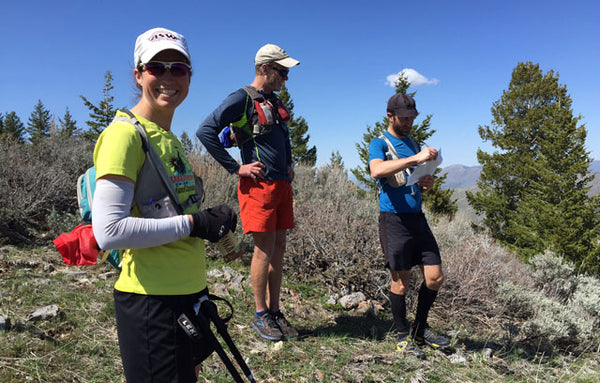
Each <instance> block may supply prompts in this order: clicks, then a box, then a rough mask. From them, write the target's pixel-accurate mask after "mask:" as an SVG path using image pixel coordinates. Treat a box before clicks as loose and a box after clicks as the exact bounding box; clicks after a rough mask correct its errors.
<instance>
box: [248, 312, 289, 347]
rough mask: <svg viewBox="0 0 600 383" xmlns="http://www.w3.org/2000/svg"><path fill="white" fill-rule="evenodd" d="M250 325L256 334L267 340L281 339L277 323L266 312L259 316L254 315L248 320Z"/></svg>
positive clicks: (281, 335) (281, 334)
mask: <svg viewBox="0 0 600 383" xmlns="http://www.w3.org/2000/svg"><path fill="white" fill-rule="evenodd" d="M250 327H252V328H253V329H254V330H256V332H257V333H258V335H260V336H261V337H262V338H264V339H268V340H275V341H277V340H281V338H283V333H282V332H281V329H279V326H277V323H275V321H274V320H273V317H272V316H271V314H270V313H268V312H266V313H264V314H262V315H260V316H258V315H255V316H254V318H252V321H250Z"/></svg>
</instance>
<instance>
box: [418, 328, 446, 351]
mask: <svg viewBox="0 0 600 383" xmlns="http://www.w3.org/2000/svg"><path fill="white" fill-rule="evenodd" d="M415 341H416V342H417V344H420V345H422V344H427V345H429V346H431V347H433V348H440V347H447V346H449V345H450V339H448V338H446V337H445V336H442V335H437V334H436V333H434V332H433V331H431V329H430V328H429V327H425V330H424V331H423V334H421V335H419V334H415Z"/></svg>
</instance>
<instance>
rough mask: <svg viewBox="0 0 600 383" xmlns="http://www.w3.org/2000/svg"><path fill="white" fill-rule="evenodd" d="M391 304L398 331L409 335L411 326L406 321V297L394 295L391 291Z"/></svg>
mask: <svg viewBox="0 0 600 383" xmlns="http://www.w3.org/2000/svg"><path fill="white" fill-rule="evenodd" d="M390 303H391V305H392V315H393V316H394V324H395V325H396V331H398V333H401V334H408V331H409V325H408V321H407V320H406V299H405V296H404V295H398V294H394V293H393V292H391V291H390Z"/></svg>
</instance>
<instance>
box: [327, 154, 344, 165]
mask: <svg viewBox="0 0 600 383" xmlns="http://www.w3.org/2000/svg"><path fill="white" fill-rule="evenodd" d="M329 167H330V168H338V169H344V161H343V160H342V156H341V155H340V151H339V150H336V151H335V152H331V157H329Z"/></svg>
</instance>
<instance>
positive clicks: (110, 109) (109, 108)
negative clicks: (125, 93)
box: [79, 71, 116, 141]
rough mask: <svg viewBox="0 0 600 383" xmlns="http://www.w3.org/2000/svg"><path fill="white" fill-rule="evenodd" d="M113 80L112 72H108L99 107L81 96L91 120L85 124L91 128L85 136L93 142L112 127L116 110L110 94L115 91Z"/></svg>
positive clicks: (105, 76)
mask: <svg viewBox="0 0 600 383" xmlns="http://www.w3.org/2000/svg"><path fill="white" fill-rule="evenodd" d="M112 80H113V77H112V74H111V73H110V71H106V74H105V75H104V88H103V90H102V94H103V95H104V98H103V99H102V101H100V103H99V104H98V106H96V105H94V104H93V103H92V102H90V101H89V100H88V99H87V98H85V97H84V96H79V97H81V99H82V100H83V103H84V104H85V106H86V107H87V108H88V109H89V110H90V117H91V120H89V121H86V122H85V123H86V124H87V125H88V126H89V129H88V130H87V131H86V132H85V133H84V136H85V137H86V138H88V139H90V140H92V141H95V140H96V139H98V136H99V135H100V133H101V132H102V130H104V128H106V127H107V126H108V125H110V123H111V122H112V120H113V118H114V116H115V112H116V109H115V108H114V106H113V100H114V97H113V96H112V95H111V94H110V92H111V90H113V85H112Z"/></svg>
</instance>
